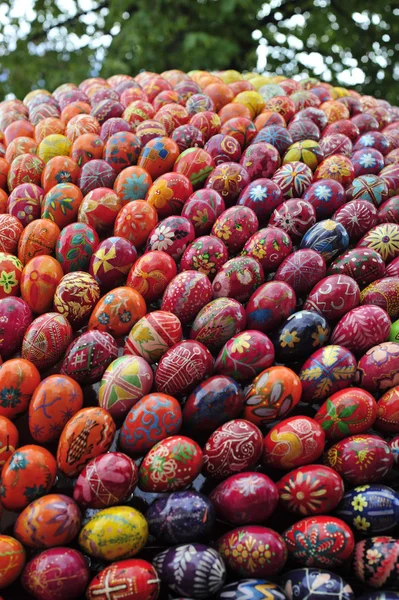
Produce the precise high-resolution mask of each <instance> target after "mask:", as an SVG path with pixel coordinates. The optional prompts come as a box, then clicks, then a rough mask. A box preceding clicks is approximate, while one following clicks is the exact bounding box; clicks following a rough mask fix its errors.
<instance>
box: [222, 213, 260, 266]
mask: <svg viewBox="0 0 399 600" xmlns="http://www.w3.org/2000/svg"><path fill="white" fill-rule="evenodd" d="M258 229H259V221H258V218H257V216H256V214H255V213H254V211H253V210H252V209H251V208H248V207H247V206H232V207H230V208H228V209H227V210H225V211H224V212H222V214H221V215H219V216H218V218H217V219H216V221H215V223H214V225H213V227H212V232H211V235H214V236H215V237H218V238H219V239H221V240H222V242H223V243H224V244H225V245H226V246H227V249H228V251H229V253H230V254H232V255H234V254H237V252H239V251H240V250H242V248H243V247H244V244H245V242H246V241H247V240H249V238H250V237H251V236H252V235H253V234H254V233H255V232H256V231H258Z"/></svg>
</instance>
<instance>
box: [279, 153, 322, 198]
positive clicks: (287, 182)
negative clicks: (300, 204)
mask: <svg viewBox="0 0 399 600" xmlns="http://www.w3.org/2000/svg"><path fill="white" fill-rule="evenodd" d="M322 164H323V163H322ZM312 180H313V172H312V169H310V168H309V167H308V166H307V165H305V164H304V163H302V162H298V161H295V162H291V163H287V164H285V165H283V166H282V167H280V168H279V169H277V171H276V172H275V173H274V175H273V177H272V181H274V182H275V183H277V185H278V186H279V187H280V189H281V191H282V192H283V196H284V200H288V199H289V198H302V196H303V195H304V193H305V192H306V190H307V189H308V187H309V186H310V184H311V183H312Z"/></svg>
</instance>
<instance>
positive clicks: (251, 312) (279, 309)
mask: <svg viewBox="0 0 399 600" xmlns="http://www.w3.org/2000/svg"><path fill="white" fill-rule="evenodd" d="M295 306H296V295H295V292H294V290H293V289H292V287H291V286H290V285H288V284H287V283H285V282H283V281H269V282H267V283H264V284H263V285H261V286H260V287H259V288H258V289H257V290H256V291H255V292H254V293H253V294H252V296H251V297H250V299H249V301H248V303H247V306H246V313H247V326H248V327H250V328H253V329H257V330H259V331H263V332H264V333H268V332H269V331H272V330H273V329H275V328H276V327H278V326H279V325H280V324H281V323H282V322H283V321H285V319H287V318H288V317H289V316H290V315H291V314H292V313H293V312H294V311H295Z"/></svg>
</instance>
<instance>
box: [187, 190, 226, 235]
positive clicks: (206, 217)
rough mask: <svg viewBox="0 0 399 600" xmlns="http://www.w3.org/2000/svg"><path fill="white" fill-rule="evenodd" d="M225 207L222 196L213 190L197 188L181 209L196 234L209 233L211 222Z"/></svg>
mask: <svg viewBox="0 0 399 600" xmlns="http://www.w3.org/2000/svg"><path fill="white" fill-rule="evenodd" d="M225 209H226V207H225V203H224V200H223V198H222V196H221V195H220V194H219V193H218V192H216V191H215V190H209V189H205V188H204V189H201V190H197V191H196V192H194V193H193V194H191V196H190V197H189V198H188V199H187V200H186V202H185V203H184V206H183V210H182V211H181V214H182V217H185V218H186V219H188V220H189V221H191V222H192V224H193V225H194V229H195V233H196V235H197V236H198V235H204V234H208V233H210V231H211V229H212V226H213V224H214V223H215V221H216V219H217V218H218V217H219V215H221V214H222V212H223V211H224V210H225Z"/></svg>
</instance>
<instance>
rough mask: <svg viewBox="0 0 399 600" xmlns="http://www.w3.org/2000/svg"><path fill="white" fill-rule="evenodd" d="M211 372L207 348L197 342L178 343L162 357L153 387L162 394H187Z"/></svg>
mask: <svg viewBox="0 0 399 600" xmlns="http://www.w3.org/2000/svg"><path fill="white" fill-rule="evenodd" d="M212 370H213V358H212V355H211V353H210V352H209V350H208V348H207V347H206V346H204V344H201V343H200V342H198V341H193V340H185V341H182V342H178V343H177V344H175V345H174V346H172V348H170V349H169V350H168V351H167V352H165V354H164V355H163V356H162V358H161V360H160V361H159V363H158V366H157V369H156V371H155V377H154V380H155V386H156V389H157V391H158V392H161V393H163V394H171V395H173V396H175V395H176V394H187V393H189V392H191V390H192V389H194V388H195V386H196V385H198V384H199V383H200V382H201V381H203V380H204V379H205V378H206V377H209V376H210V375H211V373H212Z"/></svg>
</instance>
